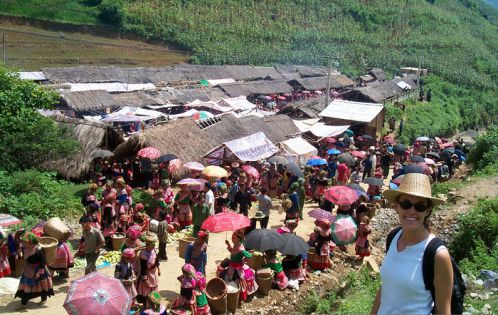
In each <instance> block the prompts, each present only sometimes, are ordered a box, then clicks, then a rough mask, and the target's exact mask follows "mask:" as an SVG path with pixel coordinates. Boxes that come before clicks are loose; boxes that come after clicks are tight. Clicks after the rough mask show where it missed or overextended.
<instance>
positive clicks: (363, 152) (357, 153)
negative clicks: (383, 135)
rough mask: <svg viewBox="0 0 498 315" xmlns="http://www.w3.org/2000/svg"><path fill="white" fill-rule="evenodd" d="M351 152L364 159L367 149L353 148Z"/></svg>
mask: <svg viewBox="0 0 498 315" xmlns="http://www.w3.org/2000/svg"><path fill="white" fill-rule="evenodd" d="M349 154H351V155H352V156H354V157H357V158H360V159H364V158H365V154H366V152H365V151H356V150H353V151H351V152H349Z"/></svg>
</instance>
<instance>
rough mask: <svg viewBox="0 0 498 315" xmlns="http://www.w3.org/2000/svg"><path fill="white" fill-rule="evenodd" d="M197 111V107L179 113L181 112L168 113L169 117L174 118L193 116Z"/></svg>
mask: <svg viewBox="0 0 498 315" xmlns="http://www.w3.org/2000/svg"><path fill="white" fill-rule="evenodd" d="M198 112H199V111H198V110H197V109H189V110H188V111H186V112H184V113H181V114H176V115H169V118H171V119H175V118H183V117H191V116H194V115H195V114H196V113H198Z"/></svg>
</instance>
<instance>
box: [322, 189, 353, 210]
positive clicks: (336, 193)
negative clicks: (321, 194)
mask: <svg viewBox="0 0 498 315" xmlns="http://www.w3.org/2000/svg"><path fill="white" fill-rule="evenodd" d="M325 198H326V199H327V200H328V201H330V202H332V203H333V204H336V205H350V204H352V203H354V202H355V201H356V200H357V199H358V194H357V193H356V191H355V190H354V189H352V188H349V187H347V186H332V187H330V188H329V189H327V190H325Z"/></svg>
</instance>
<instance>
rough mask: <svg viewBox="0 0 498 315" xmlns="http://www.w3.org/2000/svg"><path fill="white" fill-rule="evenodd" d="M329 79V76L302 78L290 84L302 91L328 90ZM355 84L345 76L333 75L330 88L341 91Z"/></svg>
mask: <svg viewBox="0 0 498 315" xmlns="http://www.w3.org/2000/svg"><path fill="white" fill-rule="evenodd" d="M327 78H328V76H323V77H311V78H301V79H297V80H292V81H289V84H291V85H292V86H294V87H295V88H297V89H300V90H309V91H314V90H323V89H326V88H327V84H328V83H327ZM354 84H355V82H354V81H352V80H351V79H349V78H348V77H346V76H344V75H341V74H339V75H331V76H330V88H331V89H339V88H344V87H348V86H353V85H354Z"/></svg>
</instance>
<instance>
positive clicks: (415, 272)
mask: <svg viewBox="0 0 498 315" xmlns="http://www.w3.org/2000/svg"><path fill="white" fill-rule="evenodd" d="M400 235H401V233H400V232H398V233H397V234H396V235H395V236H394V238H393V240H392V243H391V245H390V247H389V250H388V252H387V254H386V257H385V258H384V263H383V264H382V267H381V268H380V277H381V280H382V290H381V295H380V308H379V311H378V313H377V314H378V315H390V314H417V315H419V314H430V313H431V311H432V307H433V300H432V296H431V292H430V291H428V290H426V289H425V284H424V277H423V274H422V258H423V256H424V250H425V248H426V247H427V245H428V244H429V242H430V241H431V240H432V239H433V238H434V237H435V236H434V234H430V235H429V237H428V238H426V239H425V240H423V241H421V242H419V243H417V244H415V245H411V246H407V247H406V248H405V249H404V250H403V251H401V252H398V248H397V244H398V240H399V237H400ZM443 248H446V247H445V246H440V247H439V248H438V249H437V251H439V250H441V249H443Z"/></svg>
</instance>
